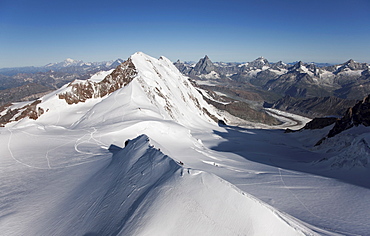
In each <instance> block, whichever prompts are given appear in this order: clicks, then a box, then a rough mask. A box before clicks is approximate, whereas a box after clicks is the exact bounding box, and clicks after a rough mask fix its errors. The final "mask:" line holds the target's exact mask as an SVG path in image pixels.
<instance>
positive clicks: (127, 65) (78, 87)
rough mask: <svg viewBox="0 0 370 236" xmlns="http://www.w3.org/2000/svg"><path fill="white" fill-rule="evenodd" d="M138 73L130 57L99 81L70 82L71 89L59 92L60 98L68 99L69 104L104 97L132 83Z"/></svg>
mask: <svg viewBox="0 0 370 236" xmlns="http://www.w3.org/2000/svg"><path fill="white" fill-rule="evenodd" d="M136 74H137V72H136V68H135V66H134V64H133V63H132V61H131V59H128V60H127V61H125V62H124V63H122V64H121V65H119V66H118V67H117V68H116V69H115V70H114V71H113V72H112V73H111V74H110V75H108V76H106V77H105V78H104V79H103V80H102V81H100V82H99V83H96V82H91V81H84V83H73V82H72V83H70V84H69V87H72V89H71V91H70V92H66V93H62V94H59V98H60V99H64V100H66V102H67V103H68V104H77V103H79V102H85V101H86V100H87V99H90V98H98V97H104V96H105V95H107V94H110V93H113V92H114V91H116V90H118V89H120V88H122V87H124V86H125V85H126V84H128V83H130V82H131V81H132V80H133V78H134V77H135V75H136Z"/></svg>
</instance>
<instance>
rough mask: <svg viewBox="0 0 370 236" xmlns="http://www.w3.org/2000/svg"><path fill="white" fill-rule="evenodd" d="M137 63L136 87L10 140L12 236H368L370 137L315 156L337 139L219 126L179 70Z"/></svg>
mask: <svg viewBox="0 0 370 236" xmlns="http://www.w3.org/2000/svg"><path fill="white" fill-rule="evenodd" d="M131 60H132V62H133V64H134V65H135V67H136V71H137V72H138V73H137V75H136V77H135V78H134V79H133V80H132V81H131V82H130V83H129V84H128V85H126V86H125V87H123V88H121V89H118V90H116V91H115V92H113V93H111V94H109V95H106V96H105V97H102V98H92V99H89V100H87V101H86V102H81V103H78V104H73V105H68V104H67V103H66V102H65V101H64V100H61V99H59V98H58V94H59V93H63V92H65V91H66V90H67V89H68V87H67V86H65V87H63V88H61V89H60V90H58V91H55V92H54V93H52V94H49V95H46V96H45V97H43V99H42V102H41V103H40V104H38V106H39V107H41V108H43V109H44V110H45V111H47V112H45V113H44V114H43V115H41V116H40V117H39V118H38V119H37V120H30V119H28V118H25V119H23V120H21V121H18V122H12V123H9V124H7V125H6V126H5V127H2V128H0V143H1V145H0V154H1V155H0V177H1V178H0V189H1V191H0V209H1V211H0V232H1V233H0V234H1V235H368V233H369V232H370V219H369V218H368V213H369V212H370V190H369V188H370V184H369V182H368V181H367V180H368V179H369V177H370V174H369V173H370V171H369V167H368V165H367V164H366V163H365V162H366V160H368V156H367V154H368V151H367V149H368V148H369V147H368V141H367V140H370V135H368V134H369V132H368V130H367V129H366V128H365V127H358V128H356V129H354V130H348V131H346V132H344V133H343V134H340V136H338V137H336V139H328V140H326V141H325V142H326V143H324V144H323V146H320V147H313V144H314V143H315V142H317V141H318V140H319V139H320V138H321V137H322V136H323V135H325V134H326V132H327V131H328V130H327V129H326V130H316V131H301V132H297V133H290V134H284V133H283V131H282V130H280V129H276V128H272V127H266V126H263V127H262V126H258V125H256V124H252V125H251V126H249V127H236V126H218V125H217V123H216V122H214V121H213V120H212V119H211V118H210V116H209V114H211V115H213V117H215V118H216V119H226V121H232V120H231V118H230V116H225V115H224V114H223V113H220V112H218V111H217V110H216V109H214V108H213V107H211V106H210V105H208V104H207V103H206V102H205V101H204V100H203V98H202V96H201V95H200V94H199V92H197V90H196V89H195V88H194V87H193V86H192V85H191V84H190V82H189V81H188V80H187V78H186V77H184V76H182V75H181V74H180V72H178V71H177V69H176V68H175V67H174V66H173V65H172V63H171V62H170V61H169V60H168V59H166V58H164V57H161V58H160V59H158V60H157V59H154V58H152V57H150V56H147V55H145V54H143V53H136V54H134V55H133V56H131ZM109 73H110V72H109ZM109 73H108V72H107V73H105V72H101V73H100V74H99V75H96V76H95V77H93V78H92V80H93V81H95V82H97V81H101V80H102V79H103V78H102V76H103V77H104V76H106V75H108V74H109ZM79 83H83V81H79ZM15 106H20V105H19V104H18V105H15ZM270 112H272V113H274V114H275V115H276V116H280V117H281V119H282V120H283V121H285V126H281V127H280V128H282V127H287V126H290V127H291V126H294V127H296V128H298V127H301V126H302V125H303V123H304V121H307V119H305V118H302V117H299V116H292V115H289V114H286V113H280V112H279V111H276V110H271V111H270ZM351 137H355V139H354V140H355V141H353V144H354V146H353V147H351V145H348V142H350V140H353V138H351ZM340 140H345V141H343V142H342V143H341V144H340V145H336V143H338V142H339V141H340ZM346 140H347V141H346ZM357 147H360V148H361V151H358V152H356V157H358V160H359V161H358V162H355V163H361V164H362V165H359V164H353V165H351V164H350V163H349V162H348V161H347V159H348V158H349V157H348V156H350V155H351V151H352V150H357V149H356V148H357ZM346 158H347V159H346ZM343 160H344V161H343ZM343 162H345V163H347V165H345V168H343V167H342V166H340V165H333V163H343ZM348 163H349V164H348Z"/></svg>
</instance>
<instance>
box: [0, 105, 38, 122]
mask: <svg viewBox="0 0 370 236" xmlns="http://www.w3.org/2000/svg"><path fill="white" fill-rule="evenodd" d="M39 103H41V100H36V101H34V102H32V103H29V104H27V105H25V106H23V107H20V108H15V109H11V108H10V105H8V106H3V107H0V113H2V114H3V115H1V116H0V127H4V126H5V125H6V124H7V123H9V122H12V121H19V120H21V119H23V118H25V117H28V118H30V119H32V120H36V119H37V118H39V117H40V116H41V115H42V114H44V110H43V109H42V108H41V107H37V105H38V104H39Z"/></svg>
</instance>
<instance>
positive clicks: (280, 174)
mask: <svg viewBox="0 0 370 236" xmlns="http://www.w3.org/2000/svg"><path fill="white" fill-rule="evenodd" d="M277 169H278V170H279V176H280V180H281V182H282V183H283V185H284V188H285V189H287V190H288V191H289V192H290V193H291V194H292V195H293V197H294V198H295V199H297V201H298V202H299V203H300V204H301V205H302V206H303V207H304V209H306V211H307V212H309V213H310V214H311V215H312V216H314V217H316V218H318V219H320V220H333V218H332V217H331V218H330V219H328V218H327V217H322V216H319V215H317V214H315V213H313V212H312V211H311V210H310V209H309V208H308V207H307V206H306V205H305V204H304V203H303V202H302V201H301V200H300V199H299V197H298V196H297V195H296V194H295V193H294V192H293V191H292V190H291V188H290V187H288V185H287V184H286V183H285V181H284V179H283V175H282V173H281V171H282V170H283V171H286V170H285V169H282V168H277ZM287 172H291V173H292V171H287ZM293 173H294V172H293ZM296 173H298V174H299V173H300V172H296ZM320 178H322V177H320ZM335 220H336V221H339V222H343V223H347V224H355V225H362V226H367V225H365V224H361V223H358V222H350V221H345V220H342V219H335ZM326 230H330V231H332V232H336V233H341V234H345V235H352V236H361V235H360V234H352V233H349V232H344V231H339V230H335V229H326Z"/></svg>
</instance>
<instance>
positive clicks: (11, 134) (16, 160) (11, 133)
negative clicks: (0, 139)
mask: <svg viewBox="0 0 370 236" xmlns="http://www.w3.org/2000/svg"><path fill="white" fill-rule="evenodd" d="M8 131H9V132H10V135H9V141H8V150H9V153H10V156H11V157H12V159H13V160H14V161H15V162H17V163H19V164H21V165H24V166H27V167H29V168H33V169H41V168H38V167H35V166H31V165H28V164H27V163H23V162H21V161H20V160H18V159H17V158H15V157H14V155H13V152H12V150H11V148H10V143H11V140H12V136H13V132H12V130H11V129H9V128H8Z"/></svg>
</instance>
